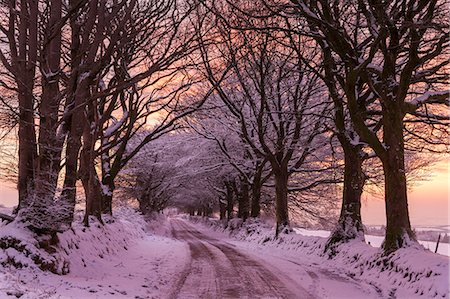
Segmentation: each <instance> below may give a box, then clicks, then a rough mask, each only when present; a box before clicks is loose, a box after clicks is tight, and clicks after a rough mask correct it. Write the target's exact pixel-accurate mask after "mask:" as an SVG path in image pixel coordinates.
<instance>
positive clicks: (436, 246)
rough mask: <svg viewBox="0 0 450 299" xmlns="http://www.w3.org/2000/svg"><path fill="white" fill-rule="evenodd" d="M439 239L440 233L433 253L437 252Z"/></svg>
mask: <svg viewBox="0 0 450 299" xmlns="http://www.w3.org/2000/svg"><path fill="white" fill-rule="evenodd" d="M440 241H441V234H439V237H438V241H437V243H436V249H435V250H434V253H437V250H438V247H439V242H440Z"/></svg>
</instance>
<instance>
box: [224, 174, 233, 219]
mask: <svg viewBox="0 0 450 299" xmlns="http://www.w3.org/2000/svg"><path fill="white" fill-rule="evenodd" d="M225 187H226V190H227V194H226V201H227V220H230V219H231V218H233V188H232V187H231V183H230V182H225Z"/></svg>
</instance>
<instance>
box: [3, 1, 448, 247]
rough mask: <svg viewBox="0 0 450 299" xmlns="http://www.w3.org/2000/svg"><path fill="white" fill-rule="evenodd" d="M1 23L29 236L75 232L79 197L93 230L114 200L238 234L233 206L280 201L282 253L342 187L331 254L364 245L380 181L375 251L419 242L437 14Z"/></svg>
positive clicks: (438, 126) (21, 19) (58, 17)
mask: <svg viewBox="0 0 450 299" xmlns="http://www.w3.org/2000/svg"><path fill="white" fill-rule="evenodd" d="M1 5H2V7H1V9H2V11H4V12H5V14H3V17H2V19H1V20H0V26H1V27H0V29H1V30H0V34H1V35H0V42H1V43H2V46H1V47H0V61H1V62H2V64H1V65H2V73H1V77H0V79H1V82H0V86H1V88H2V89H3V91H4V94H6V95H7V96H4V97H2V98H1V100H2V104H3V105H2V106H3V108H4V107H6V108H7V109H6V110H8V109H9V110H8V111H12V112H13V113H15V115H17V116H16V117H17V124H18V137H19V138H18V140H19V151H18V152H19V163H18V164H19V165H18V190H19V206H18V217H17V219H18V220H20V221H25V222H26V223H27V224H28V225H29V227H30V228H32V229H34V230H37V231H44V232H48V231H56V230H61V229H64V227H67V226H69V225H70V223H71V221H72V219H73V211H74V205H75V196H76V182H77V180H78V179H80V180H81V182H82V185H83V189H84V193H85V195H86V217H85V224H86V225H87V224H88V221H89V215H95V216H96V217H97V218H98V219H99V220H100V221H101V214H102V213H103V212H107V213H112V196H113V194H114V190H115V188H116V184H117V182H120V186H121V187H123V188H122V190H123V191H125V194H128V195H130V194H131V195H133V196H135V197H136V198H138V199H139V201H140V202H141V208H142V209H143V211H144V212H147V211H152V210H160V209H162V207H164V206H165V205H166V204H167V203H168V201H169V200H170V201H171V202H172V204H176V203H178V204H183V205H185V206H186V208H190V209H193V208H198V207H201V209H202V213H209V212H211V210H212V209H213V208H214V207H217V208H218V210H219V212H220V215H221V216H222V217H231V215H232V207H233V202H234V201H237V203H238V216H239V217H242V218H243V219H244V220H245V219H246V218H247V217H250V216H251V217H258V216H259V215H260V211H261V202H262V200H261V198H262V197H264V196H265V194H268V195H273V197H274V209H275V218H276V224H277V226H276V234H277V235H278V234H279V233H280V232H283V231H284V232H288V231H289V229H290V228H289V222H290V219H289V208H290V207H291V208H294V207H295V209H297V210H298V209H302V210H304V211H306V212H308V213H309V214H311V215H319V216H320V214H321V213H322V214H323V212H321V210H320V207H322V209H323V208H324V207H328V203H329V201H326V200H325V201H324V200H316V199H317V198H320V197H324V194H327V193H328V194H330V191H334V189H335V188H336V186H337V184H340V185H339V186H342V192H343V193H342V208H341V213H340V218H339V220H338V225H337V226H336V228H335V230H334V232H333V234H332V236H331V238H330V240H329V243H328V245H327V247H328V248H333V247H334V246H335V245H336V244H339V243H340V242H346V241H347V240H350V239H355V238H359V239H362V238H363V226H362V222H361V215H360V209H361V194H362V192H363V189H364V186H365V184H366V183H367V182H370V181H371V180H373V181H377V180H378V181H380V175H381V177H382V178H383V179H382V181H383V184H384V188H385V192H384V193H385V199H386V215H387V225H386V240H385V243H384V249H385V251H386V252H390V251H393V250H396V249H398V248H400V247H402V246H405V245H406V244H408V243H409V242H410V241H414V240H415V237H414V234H413V232H412V230H411V224H410V221H409V216H408V205H407V181H406V173H407V172H408V171H409V170H410V169H411V168H414V167H410V169H408V167H407V166H408V165H407V164H408V163H407V162H408V160H409V159H410V158H411V157H412V156H413V155H418V153H423V152H446V151H447V146H448V142H447V139H446V137H448V133H449V132H448V110H446V109H445V105H447V106H448V105H449V102H448V91H447V90H446V89H445V83H446V81H447V79H448V72H447V70H448V69H447V68H448V66H447V65H448V59H447V58H448V43H449V40H448V28H449V27H448V25H449V24H448V20H447V18H446V14H447V13H448V12H447V8H446V6H445V3H444V2H443V1H414V0H409V1H401V0H398V1H389V2H385V1H372V0H355V1H350V2H341V1H334V2H332V3H329V1H321V0H318V1H290V2H284V1H270V0H260V1H256V2H254V1H253V2H250V1H238V2H235V3H230V2H227V1H213V0H211V1H189V0H188V1H181V0H170V1H153V0H146V1H137V0H136V1H132V0H123V1H106V0H99V1H83V0H73V1H72V0H71V1H69V2H64V1H62V0H60V1H19V2H16V1H4V2H2V3H1ZM443 107H444V108H443ZM200 108H201V109H200ZM2 111H3V110H2ZM194 112H195V113H194ZM180 127H182V130H183V133H182V134H179V135H177V134H172V133H170V134H169V132H170V131H172V130H174V129H177V128H180ZM193 132H194V133H195V134H196V135H197V137H193V135H192V134H193ZM163 135H164V137H163V139H161V140H160V141H158V142H159V143H155V142H156V141H157V140H155V139H158V138H160V137H162V136H163ZM180 136H181V137H180ZM186 136H188V137H186ZM169 140H172V141H169ZM183 143H185V144H186V147H183V146H181V144H183ZM171 144H172V145H171ZM193 145H197V146H198V147H199V148H201V149H202V150H199V151H198V152H195V153H194V155H192V154H191V151H192V148H193ZM174 161H177V162H176V163H175V162H174ZM144 162H145V163H144ZM148 163H150V164H148ZM142 165H148V166H147V167H148V168H145V169H142ZM168 165H173V166H172V167H168ZM413 166H414V165H413ZM59 190H61V191H59ZM272 190H273V192H272ZM186 199H189V200H186ZM187 203H190V206H189V204H187ZM322 211H323V210H322Z"/></svg>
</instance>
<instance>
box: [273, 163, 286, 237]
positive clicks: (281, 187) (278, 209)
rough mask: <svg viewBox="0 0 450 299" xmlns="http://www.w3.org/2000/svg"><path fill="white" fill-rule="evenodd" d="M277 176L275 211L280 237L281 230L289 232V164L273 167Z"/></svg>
mask: <svg viewBox="0 0 450 299" xmlns="http://www.w3.org/2000/svg"><path fill="white" fill-rule="evenodd" d="M273 172H274V177H275V213H276V221H277V226H276V231H275V236H276V237H278V235H279V234H280V232H289V230H290V228H289V212H288V179H289V175H288V170H287V165H282V166H278V165H277V166H275V167H273Z"/></svg>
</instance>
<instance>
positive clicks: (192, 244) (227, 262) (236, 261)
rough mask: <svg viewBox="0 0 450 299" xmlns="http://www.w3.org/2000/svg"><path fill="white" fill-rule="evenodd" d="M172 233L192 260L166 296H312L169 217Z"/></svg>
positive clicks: (229, 248)
mask: <svg viewBox="0 0 450 299" xmlns="http://www.w3.org/2000/svg"><path fill="white" fill-rule="evenodd" d="M172 233H173V235H174V237H175V238H177V239H179V240H182V241H186V242H187V243H188V245H189V249H190V251H191V262H190V263H189V264H188V265H187V267H186V269H184V271H183V272H182V274H181V277H180V279H179V280H178V282H177V284H176V285H175V288H174V291H173V292H172V294H171V295H170V296H169V298H267V299H269V298H288V299H290V298H313V296H312V295H311V294H309V293H308V291H307V290H306V289H304V288H302V287H301V286H298V285H297V286H296V287H295V291H294V292H293V291H291V290H290V289H289V288H288V287H286V285H285V283H284V282H283V280H284V279H288V278H287V277H283V278H282V279H280V278H279V277H280V273H277V274H275V273H274V272H273V271H270V270H269V269H268V268H266V267H265V266H263V265H262V264H261V263H260V262H258V261H256V260H255V259H253V258H251V257H249V256H247V255H245V254H243V253H241V252H239V251H238V250H236V249H235V248H233V247H232V246H231V245H229V244H226V243H224V242H221V241H219V240H217V239H214V238H210V237H208V236H205V235H204V234H202V233H200V232H199V231H197V230H196V229H195V228H193V227H192V226H191V225H189V224H187V223H186V222H184V221H182V220H172Z"/></svg>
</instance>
